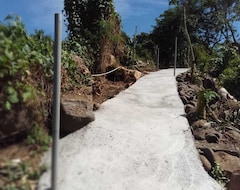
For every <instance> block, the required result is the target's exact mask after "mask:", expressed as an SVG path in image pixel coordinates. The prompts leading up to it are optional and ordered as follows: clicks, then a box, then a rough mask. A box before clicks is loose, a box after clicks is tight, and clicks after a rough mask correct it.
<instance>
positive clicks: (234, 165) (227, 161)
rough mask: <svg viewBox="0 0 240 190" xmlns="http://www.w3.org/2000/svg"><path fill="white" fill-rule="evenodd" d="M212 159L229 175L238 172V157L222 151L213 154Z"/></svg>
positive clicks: (239, 165) (239, 166)
mask: <svg viewBox="0 0 240 190" xmlns="http://www.w3.org/2000/svg"><path fill="white" fill-rule="evenodd" d="M214 157H215V160H216V162H217V163H218V164H219V165H220V166H221V168H222V170H224V171H226V172H230V173H233V172H234V171H236V170H240V162H239V158H238V157H236V156H233V155H230V154H228V153H226V152H223V151H218V152H215V153H214Z"/></svg>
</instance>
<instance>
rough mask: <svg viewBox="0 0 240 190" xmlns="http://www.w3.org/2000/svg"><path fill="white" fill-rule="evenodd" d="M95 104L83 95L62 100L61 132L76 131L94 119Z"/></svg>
mask: <svg viewBox="0 0 240 190" xmlns="http://www.w3.org/2000/svg"><path fill="white" fill-rule="evenodd" d="M94 119H95V116H94V113H93V104H92V103H91V102H90V101H88V100H87V99H85V98H81V97H78V98H76V97H74V98H71V97H65V98H62V100H61V134H63V135H66V134H69V133H71V132H74V131H76V130H78V129H80V128H82V127H84V126H85V125H87V124H88V123H90V122H92V121H94Z"/></svg>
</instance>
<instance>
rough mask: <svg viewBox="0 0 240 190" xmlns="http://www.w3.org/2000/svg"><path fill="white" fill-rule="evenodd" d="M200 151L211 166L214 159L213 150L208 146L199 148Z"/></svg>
mask: <svg viewBox="0 0 240 190" xmlns="http://www.w3.org/2000/svg"><path fill="white" fill-rule="evenodd" d="M201 151H202V152H203V155H204V156H205V157H206V158H207V159H208V161H209V162H210V163H211V165H212V166H213V165H214V162H215V160H216V159H215V155H214V152H213V150H212V149H210V148H201Z"/></svg>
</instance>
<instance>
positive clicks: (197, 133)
mask: <svg viewBox="0 0 240 190" xmlns="http://www.w3.org/2000/svg"><path fill="white" fill-rule="evenodd" d="M193 136H194V138H195V140H205V131H203V130H201V129H196V130H194V131H193Z"/></svg>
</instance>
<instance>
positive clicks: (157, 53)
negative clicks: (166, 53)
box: [157, 47, 159, 70]
mask: <svg viewBox="0 0 240 190" xmlns="http://www.w3.org/2000/svg"><path fill="white" fill-rule="evenodd" d="M157 70H159V47H157Z"/></svg>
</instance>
